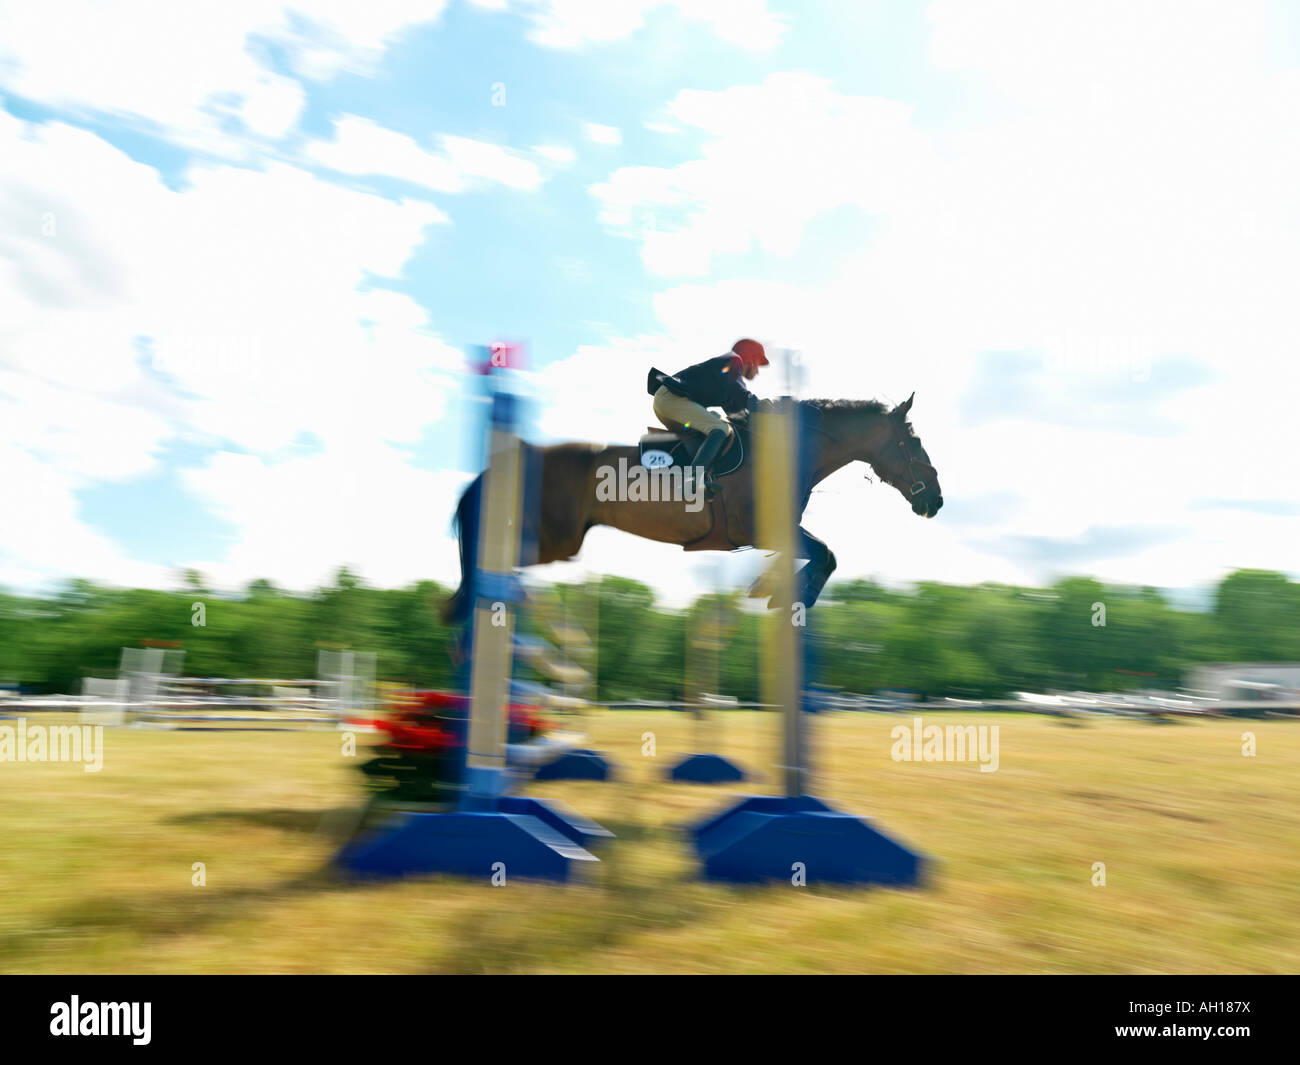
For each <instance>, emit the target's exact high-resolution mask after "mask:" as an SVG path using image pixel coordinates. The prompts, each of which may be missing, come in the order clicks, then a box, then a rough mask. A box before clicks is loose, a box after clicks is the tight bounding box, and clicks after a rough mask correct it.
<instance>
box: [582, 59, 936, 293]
mask: <svg viewBox="0 0 1300 1065" xmlns="http://www.w3.org/2000/svg"><path fill="white" fill-rule="evenodd" d="M668 111H669V113H670V114H671V115H672V117H673V118H674V119H676V120H677V122H678V123H680V124H681V125H682V126H685V127H688V128H693V129H696V130H699V131H701V132H702V133H703V134H704V135H705V136H706V137H707V138H708V140H707V142H706V144H705V146H704V148H703V152H702V155H701V156H700V157H699V158H697V159H692V160H689V161H688V162H685V163H682V164H680V165H678V166H675V167H647V166H631V167H623V168H621V169H619V170H616V171H615V172H614V173H613V174H612V175H611V177H610V178H609V180H608V181H606V182H602V183H599V184H597V185H595V186H593V188H592V193H593V194H594V195H595V196H596V197H597V198H598V199H599V201H600V205H601V219H602V221H604V222H605V223H606V224H607V225H609V226H611V227H614V228H615V229H617V230H619V231H623V232H629V233H632V234H634V235H636V236H639V237H640V238H641V240H642V249H643V257H644V260H645V263H646V266H647V267H648V268H649V269H650V270H651V271H652V272H654V273H658V274H665V275H673V274H695V275H700V274H705V273H707V272H708V270H709V268H710V264H711V262H712V259H713V257H714V256H716V255H720V254H741V253H743V252H745V251H747V250H748V249H749V248H750V247H751V245H753V244H758V245H760V246H761V247H762V248H764V249H765V250H767V251H770V252H774V253H776V254H789V253H791V252H793V251H794V249H795V247H797V245H798V243H799V239H800V237H801V236H802V233H803V229H804V227H805V226H806V225H807V223H808V222H809V221H810V220H811V219H813V218H814V217H816V216H817V215H819V214H822V213H824V212H826V211H830V210H832V209H834V208H836V207H841V206H845V205H852V206H858V207H862V208H863V209H865V210H868V211H871V212H873V213H877V212H883V211H886V210H889V209H890V208H891V207H893V206H895V205H896V204H897V203H898V202H899V201H900V199H902V198H904V197H907V196H908V195H909V194H910V187H911V183H912V181H913V180H914V179H915V175H916V172H917V170H918V169H919V168H920V167H921V165H922V162H923V160H924V151H925V144H924V141H923V139H922V138H921V137H919V136H918V135H917V134H916V133H915V132H914V131H913V130H912V129H911V128H910V127H909V119H910V117H911V109H910V108H908V107H907V106H905V105H903V104H901V103H898V102H895V101H891V100H882V99H876V98H870V97H854V96H844V95H842V94H840V93H837V92H836V91H835V90H834V89H833V88H832V87H831V85H830V83H829V82H828V81H826V80H825V79H823V78H819V77H815V76H813V75H811V74H773V75H771V76H770V77H769V78H767V80H766V81H764V82H763V84H762V85H755V86H737V87H734V88H731V89H726V90H724V91H721V92H701V91H698V90H686V91H684V92H681V93H679V94H678V95H677V97H676V98H675V99H674V100H673V101H672V103H671V104H670V105H669V106H668Z"/></svg>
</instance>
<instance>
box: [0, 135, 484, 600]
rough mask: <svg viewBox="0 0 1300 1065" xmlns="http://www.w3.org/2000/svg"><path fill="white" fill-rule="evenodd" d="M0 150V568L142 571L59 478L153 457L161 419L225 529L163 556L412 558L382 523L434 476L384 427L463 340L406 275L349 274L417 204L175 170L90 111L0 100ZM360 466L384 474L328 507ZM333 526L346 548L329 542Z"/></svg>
mask: <svg viewBox="0 0 1300 1065" xmlns="http://www.w3.org/2000/svg"><path fill="white" fill-rule="evenodd" d="M0 156H3V157H4V158H5V159H6V161H7V162H8V163H9V164H10V165H9V166H7V167H6V169H5V171H4V172H3V174H0V233H2V234H3V236H0V449H4V450H5V452H6V456H7V457H6V460H5V461H4V462H3V463H0V498H3V499H4V500H5V503H6V508H7V512H9V513H24V512H25V511H26V510H27V509H29V508H30V509H31V510H32V511H33V512H34V513H33V514H32V515H31V516H29V517H27V518H25V519H24V520H23V521H19V522H3V523H0V570H3V572H5V573H8V574H9V579H20V578H21V579H24V580H28V579H36V578H38V577H40V576H62V575H64V574H65V573H66V572H67V571H68V570H69V569H70V568H71V569H75V571H76V572H77V573H78V574H82V575H85V576H89V577H92V578H97V579H101V580H109V581H114V582H128V583H129V582H133V581H137V580H138V581H139V583H144V584H159V583H164V582H165V580H166V576H167V574H166V569H167V567H148V566H142V565H141V564H139V563H136V562H134V561H132V560H131V559H129V558H127V557H124V556H123V555H122V554H121V553H120V551H119V550H118V549H117V547H116V545H113V544H112V543H111V542H109V541H108V540H107V539H106V538H105V537H103V536H102V535H101V534H99V533H97V532H96V531H94V530H93V529H91V528H88V527H87V526H86V525H85V524H84V523H83V522H82V520H81V516H80V514H79V512H78V508H77V505H76V493H78V492H79V491H82V490H84V489H86V488H88V487H90V486H92V485H97V484H101V483H104V482H106V481H121V480H125V479H128V478H132V477H139V476H142V475H146V474H150V473H154V472H156V471H157V463H158V460H159V457H160V456H161V454H162V452H163V449H164V447H166V446H167V445H168V444H170V443H174V442H177V441H188V442H190V443H193V444H197V445H200V446H208V447H212V446H216V447H218V449H219V450H218V451H217V452H216V453H215V455H214V457H213V459H212V460H211V462H210V463H209V464H208V465H207V466H206V467H204V468H203V469H201V470H198V471H192V472H191V474H190V476H189V478H188V484H189V486H190V489H191V491H192V492H194V493H195V494H196V496H197V499H198V503H199V505H202V506H205V507H207V508H210V509H211V510H213V511H214V512H215V513H217V514H220V515H222V516H225V517H229V518H231V519H232V520H234V521H236V522H237V523H239V524H238V526H237V538H238V545H239V546H238V547H237V548H236V549H235V553H234V554H233V555H232V556H231V557H230V558H229V559H226V560H224V561H222V560H212V559H207V560H204V559H187V560H176V564H181V563H182V561H184V562H187V563H190V564H194V565H199V566H200V568H204V569H206V570H208V571H209V572H212V573H214V574H220V575H222V576H224V577H228V578H230V579H231V580H232V581H234V580H245V579H248V578H250V577H253V576H257V575H259V574H260V575H269V576H272V577H277V578H279V575H280V573H282V572H283V573H290V574H293V575H294V576H295V578H296V577H299V576H302V575H304V574H307V573H308V572H309V571H310V573H312V574H313V575H314V576H319V577H320V578H322V579H323V578H324V577H326V576H328V574H329V573H330V572H331V571H332V570H333V569H334V568H335V567H337V566H338V565H339V564H340V563H342V562H345V561H349V560H352V561H357V562H359V563H360V568H361V569H362V570H363V572H364V571H366V570H367V567H368V566H370V567H374V566H379V567H381V568H385V573H390V574H391V573H397V572H399V571H400V572H402V573H404V574H405V575H406V577H407V578H413V577H415V576H418V575H421V574H423V573H425V572H427V570H426V568H425V567H426V561H427V559H426V554H427V553H426V551H425V550H423V549H421V548H419V547H418V545H416V544H414V542H413V541H414V538H415V536H416V534H415V533H414V532H413V533H411V534H410V535H409V536H408V535H407V534H405V533H397V532H391V531H390V530H389V528H388V525H387V523H389V522H391V523H392V525H393V526H395V527H400V528H402V529H405V528H412V529H415V528H424V527H425V526H427V519H428V517H429V515H428V514H427V513H426V508H427V507H428V506H432V505H433V504H430V503H428V502H427V501H426V495H427V491H428V490H430V485H431V484H432V480H431V479H430V476H427V475H424V474H421V473H420V472H419V471H416V470H413V469H412V468H410V466H409V463H408V461H407V459H406V456H405V455H404V453H403V452H401V451H400V450H398V449H397V447H396V446H395V445H399V444H403V443H407V444H409V443H412V442H415V441H417V440H418V439H420V437H421V434H422V433H423V431H424V429H425V427H426V426H427V425H428V424H429V423H430V422H433V421H436V420H437V419H438V417H439V416H440V414H441V412H442V410H443V404H444V402H445V401H446V396H447V394H448V386H449V382H451V381H452V380H454V376H453V375H454V374H455V373H456V372H457V371H458V369H459V366H460V363H461V355H460V353H459V352H458V351H456V350H455V349H453V348H451V347H449V346H448V345H447V344H446V343H444V342H443V341H442V340H440V339H439V338H438V337H437V336H436V335H435V334H434V333H433V332H432V331H431V330H430V329H429V327H428V324H427V322H426V315H425V312H424V310H423V309H422V308H421V307H420V306H419V305H418V304H416V303H415V302H414V301H412V300H411V299H410V298H409V297H407V296H405V295H402V294H400V293H395V292H392V291H388V290H385V289H376V288H367V287H365V286H366V284H367V282H368V279H369V278H371V277H379V278H394V277H397V276H399V275H400V273H401V271H402V269H403V266H404V264H405V262H406V261H407V259H408V258H409V257H410V255H411V253H412V252H413V250H414V249H415V248H416V247H417V246H418V244H419V242H420V240H421V235H422V233H423V231H424V229H425V227H426V226H428V225H430V224H433V223H436V222H438V221H439V220H441V217H442V216H441V215H440V214H439V213H438V212H437V211H436V209H434V208H433V207H432V206H430V205H427V204H422V203H418V202H392V201H389V200H386V199H383V198H381V197H378V196H371V195H366V194H363V193H358V192H355V191H351V190H347V189H342V188H339V187H337V186H334V185H330V184H327V183H325V182H321V181H319V180H316V179H315V178H313V177H312V176H311V175H309V174H307V173H305V172H303V171H301V170H298V169H296V168H293V167H289V166H284V165H275V166H271V167H269V168H268V169H267V170H266V171H265V172H262V173H258V172H254V171H249V170H242V169H236V168H232V167H229V166H224V165H208V166H201V167H194V168H192V169H191V170H190V172H189V174H188V176H189V178H190V181H189V184H188V185H187V187H186V188H185V189H184V191H173V190H171V189H169V188H167V187H166V186H165V185H164V184H163V183H162V182H161V180H160V179H159V177H158V175H157V173H156V172H155V171H154V170H153V169H152V168H150V167H147V166H143V165H141V164H139V163H136V162H134V161H132V160H131V159H130V158H128V157H127V156H126V155H124V154H123V153H121V152H119V151H118V150H116V149H115V148H113V147H111V146H109V145H108V144H107V143H105V142H104V141H102V140H100V139H99V138H97V137H95V136H93V135H92V134H90V133H87V132H85V131H82V130H78V129H74V128H71V127H69V126H65V125H61V124H58V123H49V124H46V125H42V126H33V125H29V124H27V123H24V122H22V121H20V120H18V119H16V118H13V117H12V116H9V115H7V114H4V113H2V112H0ZM322 219H328V220H329V221H328V224H322V221H321V220H322ZM51 223H52V225H51ZM304 440H306V441H310V442H311V443H312V447H311V448H309V452H310V453H308V454H305V455H304V454H301V453H300V454H298V455H297V457H291V458H289V459H287V460H286V458H285V457H284V456H285V455H286V454H289V455H291V456H292V455H294V451H293V447H294V445H295V442H300V441H304ZM231 471H235V473H233V474H232V473H231ZM332 485H343V486H344V488H345V490H343V491H341V492H338V493H335V495H334V496H331V495H330V494H329V493H328V492H327V491H326V489H327V488H328V487H329V486H332ZM349 485H351V486H353V488H351V489H348V488H347V486H349ZM363 486H369V487H370V488H372V489H373V490H374V491H376V492H378V491H379V490H380V489H382V488H385V487H387V488H391V489H392V490H393V491H394V493H396V494H394V495H393V496H392V497H391V498H381V497H380V496H379V495H372V496H371V497H369V499H370V503H371V505H370V506H368V507H364V508H363V507H360V506H358V507H357V508H356V509H354V510H349V509H347V506H345V502H346V500H347V499H348V498H349V496H348V491H356V492H360V491H361V489H362V487H363ZM318 493H324V494H318ZM268 500H272V501H271V502H268ZM339 500H343V501H344V502H339ZM449 500H450V493H446V492H445V493H443V496H442V497H440V500H439V503H438V505H449ZM331 508H333V509H331ZM445 513H446V512H444V514H445ZM380 514H382V515H383V520H382V521H380V520H371V519H375V518H376V516H377V515H380ZM290 515H294V516H296V520H295V521H290V520H288V519H289V516H290ZM358 515H365V518H364V520H363V519H361V518H359V517H358ZM408 523H409V524H408ZM442 524H443V525H445V517H444V519H443V522H442ZM349 530H351V531H349ZM347 537H353V538H354V540H353V541H352V542H353V543H354V545H355V548H356V553H355V554H346V553H344V554H338V553H335V552H336V551H339V550H341V549H342V548H341V539H340V538H343V539H346V538H347ZM368 537H369V539H367V538H368ZM385 537H387V539H384V538H385ZM443 539H444V540H445V537H444V538H443ZM380 541H382V542H380ZM403 545H405V546H403ZM342 546H347V545H346V544H344V545H342ZM408 548H409V549H410V553H409V554H401V553H398V550H399V549H400V550H402V551H405V550H407V549H408ZM448 550H449V549H448ZM290 556H292V559H293V565H292V566H290V567H289V568H287V569H285V570H279V569H277V568H276V567H278V566H280V565H281V564H282V563H286V560H288V559H289V558H290ZM379 559H382V560H383V561H382V562H378V561H377V560H379ZM305 583H310V581H306V582H305Z"/></svg>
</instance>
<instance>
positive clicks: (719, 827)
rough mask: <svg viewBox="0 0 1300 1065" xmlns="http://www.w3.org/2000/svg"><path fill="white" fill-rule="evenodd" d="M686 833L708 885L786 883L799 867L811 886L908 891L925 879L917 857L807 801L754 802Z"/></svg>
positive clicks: (753, 799)
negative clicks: (887, 886) (882, 887)
mask: <svg viewBox="0 0 1300 1065" xmlns="http://www.w3.org/2000/svg"><path fill="white" fill-rule="evenodd" d="M691 831H692V835H693V836H694V839H695V847H696V850H697V851H698V853H699V855H700V858H701V859H702V860H703V862H704V875H705V877H706V878H707V879H710V880H726V881H731V882H733V883H754V882H757V881H763V880H784V881H786V882H787V883H788V882H789V881H790V879H791V877H792V876H793V875H794V869H793V866H794V864H795V863H796V862H801V863H802V864H803V869H804V875H805V877H806V883H808V884H816V883H834V884H898V885H909V886H911V885H917V884H919V883H921V880H922V872H923V866H924V859H923V858H922V856H921V855H920V854H918V853H916V852H915V851H912V850H909V849H908V848H907V847H905V846H903V844H901V843H899V842H898V841H897V840H894V839H891V838H890V837H889V836H887V835H885V834H884V833H883V832H881V831H879V830H878V829H876V828H873V827H872V826H871V825H870V824H869V823H868V822H866V821H864V820H862V819H861V818H859V817H854V816H852V815H851V814H845V813H840V812H839V811H837V810H834V809H832V808H831V807H829V806H827V805H826V804H825V803H824V802H822V801H821V800H820V799H815V798H813V797H812V796H810V795H800V796H797V797H795V798H785V797H783V796H766V795H761V796H751V797H749V798H746V799H742V800H741V802H740V803H739V804H738V805H736V806H734V807H732V808H731V809H729V810H727V811H725V812H723V813H721V814H719V815H718V816H716V817H712V818H710V819H709V820H707V821H704V822H702V823H700V824H699V825H696V826H695V827H694V828H693V829H692V830H691Z"/></svg>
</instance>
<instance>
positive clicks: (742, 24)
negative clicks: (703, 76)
mask: <svg viewBox="0 0 1300 1065" xmlns="http://www.w3.org/2000/svg"><path fill="white" fill-rule="evenodd" d="M473 3H474V4H475V6H477V7H481V8H484V9H488V10H494V11H505V10H515V11H519V12H521V13H523V14H526V15H528V17H529V19H530V21H531V22H532V26H533V28H532V30H531V32H530V33H529V37H531V38H532V40H534V41H536V42H537V43H538V44H541V45H543V46H545V47H548V48H579V47H581V46H583V45H588V44H601V43H606V42H609V41H617V40H622V39H623V38H625V37H629V36H631V35H632V34H634V33H636V32H637V31H638V30H640V29H641V28H642V26H644V25H645V21H646V17H647V15H651V14H654V13H657V12H660V11H662V10H664V9H668V10H670V11H672V12H673V13H674V14H675V15H676V16H677V17H678V18H683V19H688V20H690V21H693V22H702V23H704V24H706V25H707V26H708V27H709V29H711V30H712V31H713V33H715V34H716V35H717V36H718V37H719V38H720V39H721V40H724V41H727V42H728V43H729V44H734V45H736V46H737V47H740V48H744V49H746V50H748V51H752V52H766V51H768V50H770V49H772V48H774V47H776V45H777V44H778V43H779V42H780V40H781V37H782V35H783V34H784V33H785V25H784V23H783V22H782V20H781V19H780V18H779V17H778V16H776V15H774V14H772V12H770V11H768V9H767V4H766V0H618V2H617V3H610V2H608V0H473Z"/></svg>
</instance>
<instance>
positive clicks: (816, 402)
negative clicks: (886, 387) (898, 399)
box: [803, 399, 890, 414]
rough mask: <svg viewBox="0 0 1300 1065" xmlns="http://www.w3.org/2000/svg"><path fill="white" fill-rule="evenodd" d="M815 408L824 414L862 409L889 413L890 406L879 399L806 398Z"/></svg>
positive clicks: (805, 401)
mask: <svg viewBox="0 0 1300 1065" xmlns="http://www.w3.org/2000/svg"><path fill="white" fill-rule="evenodd" d="M803 402H804V403H806V404H808V406H810V407H811V408H812V409H813V410H815V411H818V412H820V413H822V414H829V413H831V412H832V411H862V412H863V413H867V414H888V413H889V409H890V408H889V407H888V406H887V405H886V404H884V403H881V402H880V400H878V399H805V400H804V401H803Z"/></svg>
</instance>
